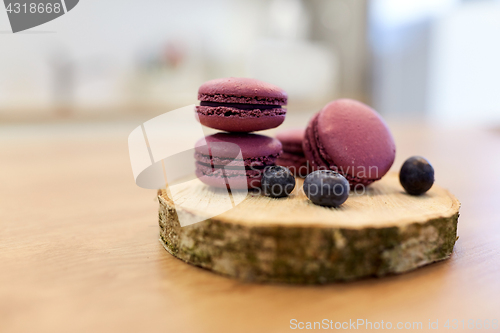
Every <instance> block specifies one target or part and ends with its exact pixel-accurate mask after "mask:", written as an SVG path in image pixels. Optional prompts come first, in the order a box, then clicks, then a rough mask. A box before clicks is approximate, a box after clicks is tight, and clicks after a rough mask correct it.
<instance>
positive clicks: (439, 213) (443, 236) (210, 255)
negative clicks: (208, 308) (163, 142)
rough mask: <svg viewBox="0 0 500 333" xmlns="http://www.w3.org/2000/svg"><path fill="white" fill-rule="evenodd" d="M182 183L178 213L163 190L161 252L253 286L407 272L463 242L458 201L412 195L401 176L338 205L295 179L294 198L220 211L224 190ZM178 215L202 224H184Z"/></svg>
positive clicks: (257, 199) (437, 191) (252, 195)
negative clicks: (314, 198) (317, 197)
mask: <svg viewBox="0 0 500 333" xmlns="http://www.w3.org/2000/svg"><path fill="white" fill-rule="evenodd" d="M177 186H181V187H182V186H184V187H185V188H183V189H182V191H181V192H182V196H183V198H182V200H178V199H177V198H176V200H174V201H175V202H176V203H177V204H178V206H179V207H177V208H176V206H175V204H174V201H172V200H171V199H170V198H169V196H168V195H167V191H166V190H160V191H159V193H158V200H159V203H160V209H159V224H160V241H161V242H162V244H163V245H164V247H165V249H166V250H167V251H168V252H170V253H171V254H172V255H174V256H176V257H177V258H179V259H182V260H184V261H186V262H188V263H190V264H193V265H196V266H200V267H203V268H207V269H210V270H212V271H215V272H218V273H221V274H224V275H229V276H232V277H236V278H240V279H243V280H247V281H265V282H285V283H326V282H331V281H337V280H351V279H355V278H360V277H364V276H383V275H386V274H391V273H402V272H406V271H409V270H412V269H415V268H417V267H420V266H423V265H426V264H429V263H432V262H435V261H438V260H442V259H446V258H448V257H449V256H450V254H451V252H452V250H453V246H454V244H455V241H456V239H457V222H458V216H459V208H460V203H459V201H458V200H457V199H456V198H455V197H454V196H453V195H452V194H450V193H449V192H448V191H447V190H445V189H443V188H441V187H439V186H437V185H434V186H433V187H432V189H431V190H430V191H429V192H427V193H426V194H425V195H422V196H418V197H416V196H410V195H408V194H406V193H405V192H404V190H403V188H402V187H401V185H400V184H399V180H398V177H397V174H389V175H387V176H386V177H384V178H383V179H382V180H380V181H378V182H376V183H374V184H372V185H371V186H369V187H368V188H366V192H365V193H358V194H356V193H353V192H351V195H350V197H349V199H348V200H347V201H346V202H345V203H344V204H343V205H342V206H341V207H340V208H325V207H321V206H317V205H314V204H313V203H311V202H310V201H309V200H308V199H307V197H306V196H305V195H304V192H303V190H302V180H301V179H297V185H296V187H295V190H294V192H293V193H292V195H291V196H290V197H288V198H282V199H272V198H268V197H265V196H262V195H260V194H259V193H258V192H248V195H246V198H244V199H243V201H242V202H241V203H239V204H238V205H236V206H235V207H234V208H232V209H230V210H228V211H226V212H224V213H222V214H219V215H217V213H216V212H220V207H217V205H218V204H219V202H222V199H223V198H227V196H228V194H227V192H226V191H224V190H222V191H221V190H217V189H213V188H211V187H209V186H206V185H204V184H203V183H201V182H200V181H198V180H197V179H195V180H192V181H190V182H188V183H184V184H181V185H177ZM232 195H233V196H235V197H236V196H237V195H238V193H233V194H232ZM179 202H182V204H179ZM181 214H182V215H181ZM215 215H216V216H215ZM178 216H191V217H198V218H201V219H204V221H202V222H199V223H195V224H191V225H188V226H185V227H181V226H180V224H179V219H178ZM205 216H210V217H209V218H206V219H205V218H204V217H205Z"/></svg>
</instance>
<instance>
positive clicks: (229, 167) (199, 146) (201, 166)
mask: <svg viewBox="0 0 500 333" xmlns="http://www.w3.org/2000/svg"><path fill="white" fill-rule="evenodd" d="M281 151H282V146H281V143H280V142H279V141H278V140H276V139H274V138H270V137H267V136H264V135H258V134H247V133H216V134H213V135H210V136H207V137H204V138H202V139H200V140H199V141H198V142H197V143H196V146H195V159H196V176H197V177H198V178H199V179H200V180H201V181H202V182H204V183H205V184H207V185H210V186H215V187H220V188H226V187H227V188H230V189H243V188H258V187H260V185H261V184H260V183H261V178H262V171H263V169H264V168H265V167H266V166H271V165H275V162H276V159H277V158H278V156H279V155H280V153H281Z"/></svg>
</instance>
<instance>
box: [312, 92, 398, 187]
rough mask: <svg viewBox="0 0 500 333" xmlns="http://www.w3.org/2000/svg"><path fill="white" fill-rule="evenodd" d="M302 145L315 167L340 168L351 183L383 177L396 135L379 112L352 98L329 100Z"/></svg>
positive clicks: (356, 183)
mask: <svg viewBox="0 0 500 333" xmlns="http://www.w3.org/2000/svg"><path fill="white" fill-rule="evenodd" d="M303 148H304V154H305V156H306V157H307V159H308V160H309V163H311V165H312V168H313V169H314V170H318V169H324V170H333V171H337V172H338V173H340V174H342V175H343V176H344V177H345V178H346V179H347V180H348V181H349V183H350V185H351V187H355V186H356V185H358V184H361V185H363V186H366V185H370V184H371V183H373V182H374V181H376V180H379V179H380V178H382V177H383V176H384V175H385V174H386V173H387V172H388V171H389V169H390V168H391V166H392V163H393V162H394V158H395V154H396V146H395V143H394V139H393V137H392V135H391V132H390V131H389V128H388V126H387V125H386V123H385V122H384V120H383V119H382V118H381V117H380V115H379V114H378V113H377V112H375V111H374V110H373V109H372V108H370V107H369V106H367V105H365V104H363V103H361V102H357V101H354V100H351V99H339V100H335V101H333V102H330V103H328V104H327V105H326V106H325V107H323V109H321V111H319V112H318V113H317V114H315V115H314V116H313V117H312V119H311V120H310V121H309V124H308V126H307V129H306V134H305V138H304V143H303Z"/></svg>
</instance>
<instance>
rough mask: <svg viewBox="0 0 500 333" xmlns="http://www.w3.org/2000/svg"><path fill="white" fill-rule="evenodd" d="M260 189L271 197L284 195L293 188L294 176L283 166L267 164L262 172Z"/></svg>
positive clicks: (288, 193)
mask: <svg viewBox="0 0 500 333" xmlns="http://www.w3.org/2000/svg"><path fill="white" fill-rule="evenodd" d="M261 187H262V191H263V192H264V195H267V196H269V197H271V198H281V197H286V196H288V195H290V193H292V191H293V189H294V188H295V177H294V176H293V174H292V173H291V172H290V170H288V168H285V167H283V166H268V167H266V168H265V169H264V173H263V174H262V185H261Z"/></svg>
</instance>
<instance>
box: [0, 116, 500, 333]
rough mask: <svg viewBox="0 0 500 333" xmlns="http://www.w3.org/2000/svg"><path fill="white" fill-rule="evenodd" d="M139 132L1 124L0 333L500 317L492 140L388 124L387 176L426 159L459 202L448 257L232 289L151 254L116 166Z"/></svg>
mask: <svg viewBox="0 0 500 333" xmlns="http://www.w3.org/2000/svg"><path fill="white" fill-rule="evenodd" d="M296 122H297V123H298V121H296ZM140 123H141V121H136V122H133V121H129V122H122V123H100V124H91V123H87V124H72V123H59V124H39V125H1V126H0V332H2V333H3V332H51V333H54V332H120V333H126V332H286V331H291V328H290V320H292V319H296V320H297V322H314V321H321V320H323V319H327V320H332V321H333V323H335V322H337V321H338V322H344V321H349V319H350V320H352V321H356V320H357V319H363V320H368V321H371V322H381V321H382V320H383V321H384V323H387V322H388V321H390V322H391V323H392V325H394V326H395V325H396V324H397V322H402V323H406V322H412V323H413V322H422V324H423V329H422V330H420V331H427V330H428V324H429V320H431V321H432V322H435V321H436V320H439V322H438V323H439V328H440V330H443V331H449V330H448V329H445V328H444V327H443V325H444V324H445V322H446V320H447V319H450V320H453V319H457V320H459V327H460V328H461V327H462V324H461V323H460V321H461V320H464V321H465V327H466V328H465V329H464V331H474V330H471V329H467V325H468V320H470V319H472V320H474V321H476V322H477V320H482V321H484V320H486V319H487V320H490V321H491V320H497V322H498V321H499V320H500V191H499V189H500V133H495V132H494V131H486V130H479V129H439V130H438V129H436V128H430V127H425V126H420V125H418V126H417V125H413V126H404V125H393V126H392V128H393V131H394V134H395V137H396V142H397V147H398V153H397V160H396V163H395V169H398V168H399V166H400V165H401V163H402V161H403V160H404V159H405V158H406V157H409V156H410V155H423V156H426V157H427V158H428V159H429V160H430V161H431V162H432V163H433V165H434V167H435V170H436V180H437V182H438V183H439V184H440V185H441V186H443V187H446V188H448V189H449V190H450V191H451V192H452V193H454V194H455V195H456V196H457V197H458V199H459V200H460V201H461V202H462V208H461V216H460V219H459V227H458V234H459V236H460V239H459V240H458V242H457V243H456V245H455V249H454V253H453V255H452V257H451V259H449V260H446V261H443V262H440V263H436V264H432V265H430V266H427V267H424V268H421V269H418V270H416V271H413V272H410V273H407V274H403V275H396V276H390V277H386V278H381V279H377V278H369V279H364V280H360V281H356V282H350V283H336V284H328V285H324V286H293V285H272V284H268V285H263V284H247V283H242V282H239V281H236V280H232V279H230V278H227V277H223V276H219V275H216V274H214V273H211V272H209V271H206V270H203V269H200V268H196V267H193V266H190V265H187V264H185V263H184V262H182V261H180V260H178V259H175V258H174V257H172V256H171V255H170V254H168V253H167V252H166V251H165V250H164V249H163V247H162V246H161V245H160V243H159V242H158V225H157V205H158V204H157V201H156V199H155V195H156V193H155V191H153V190H145V189H141V188H139V187H137V186H136V185H135V183H134V180H133V177H132V171H131V167H130V161H129V157H128V148H127V136H128V134H129V132H130V131H131V130H132V129H134V128H135V127H136V126H137V125H139V124H140ZM286 124H287V125H288V126H290V125H294V124H295V123H294V122H293V121H288V120H287V123H286ZM451 324H452V322H450V326H451ZM460 328H459V329H455V330H453V329H450V330H451V331H454V332H456V331H462V329H460ZM360 331H363V330H362V329H360ZM410 331H411V330H410ZM433 331H436V330H433ZM490 331H492V330H491V329H490ZM497 331H500V328H499V329H497Z"/></svg>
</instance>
